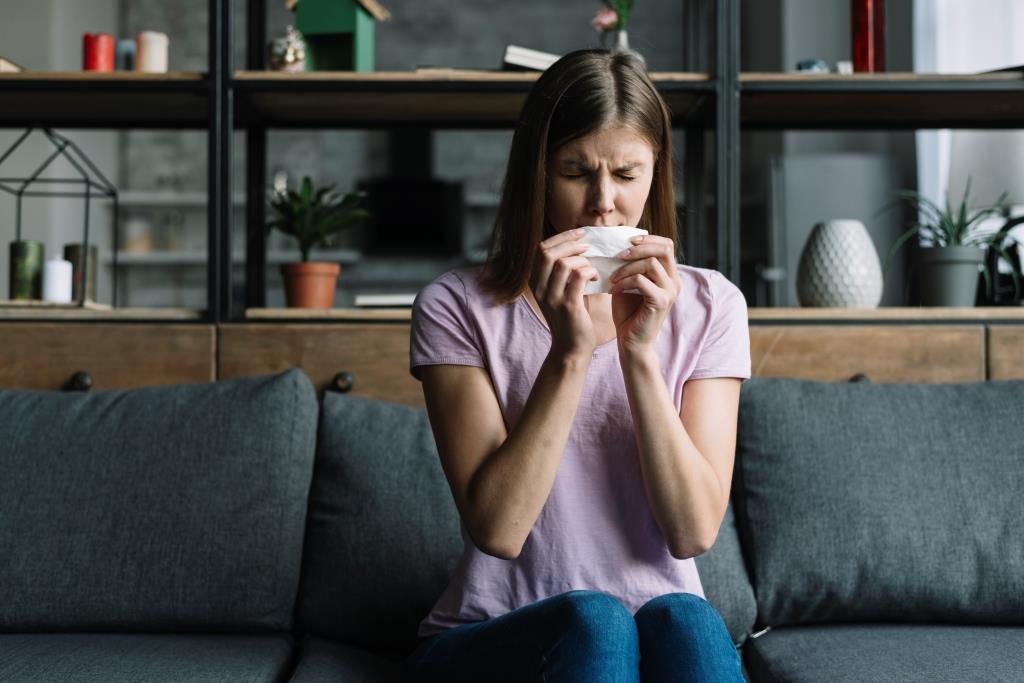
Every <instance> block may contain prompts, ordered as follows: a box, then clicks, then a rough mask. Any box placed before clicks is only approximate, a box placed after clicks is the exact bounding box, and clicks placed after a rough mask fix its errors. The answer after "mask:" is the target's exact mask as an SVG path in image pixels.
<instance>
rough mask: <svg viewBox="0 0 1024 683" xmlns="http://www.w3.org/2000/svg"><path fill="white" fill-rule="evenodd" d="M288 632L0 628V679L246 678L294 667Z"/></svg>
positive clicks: (193, 681)
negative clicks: (27, 630)
mask: <svg viewBox="0 0 1024 683" xmlns="http://www.w3.org/2000/svg"><path fill="white" fill-rule="evenodd" d="M293 647H294V645H293V639H292V637H291V636H289V635H267V636H249V635H205V634H204V635H193V634H114V633H96V634H93V633H32V634H0V681H19V682H25V683H29V682H31V681H38V682H40V683H42V682H43V681H46V682H52V681H62V682H65V681H66V682H74V681H81V682H86V681H87V682H88V683H94V682H96V681H147V683H155V682H159V681H167V682H168V683H169V682H171V681H174V682H176V683H177V682H181V683H185V682H189V683H199V682H201V681H211V682H212V681H218V682H219V681H245V682H252V683H262V682H263V681H266V682H267V683H273V682H274V681H279V680H282V679H283V678H284V677H285V676H286V675H287V673H288V671H289V670H290V667H291V660H292V654H293Z"/></svg>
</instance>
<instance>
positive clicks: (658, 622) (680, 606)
mask: <svg viewBox="0 0 1024 683" xmlns="http://www.w3.org/2000/svg"><path fill="white" fill-rule="evenodd" d="M636 622H637V624H638V625H645V624H650V625H651V626H656V627H659V628H660V627H667V626H674V627H676V628H680V627H690V628H697V627H701V628H700V630H702V631H704V630H707V626H709V625H711V626H718V625H721V626H723V627H724V622H723V621H722V617H721V615H720V614H719V613H718V611H717V610H716V609H715V608H714V607H713V606H712V605H711V603H710V602H708V601H707V600H705V599H704V598H702V597H700V596H699V595H694V594H692V593H669V594H667V595H659V596H658V597H656V598H654V599H652V600H650V601H648V602H647V604H645V605H644V606H643V607H641V608H640V609H639V610H638V611H637V613H636Z"/></svg>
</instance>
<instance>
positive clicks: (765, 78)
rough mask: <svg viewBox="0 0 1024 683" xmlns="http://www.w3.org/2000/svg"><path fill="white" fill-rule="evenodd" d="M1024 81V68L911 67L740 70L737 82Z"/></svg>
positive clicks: (745, 83)
mask: <svg viewBox="0 0 1024 683" xmlns="http://www.w3.org/2000/svg"><path fill="white" fill-rule="evenodd" d="M1015 81H1016V82H1024V72H1019V71H1000V72H997V73H987V74H932V73H927V74H921V73H914V72H910V71H891V72H885V73H853V74H848V75H841V74H815V73H810V74H804V73H784V72H754V71H748V72H745V73H742V74H740V83H741V84H743V85H750V84H755V83H804V84H811V83H844V84H850V83H854V84H867V83H892V82H901V83H967V84H971V83H1007V82H1015Z"/></svg>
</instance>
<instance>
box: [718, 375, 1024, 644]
mask: <svg viewBox="0 0 1024 683" xmlns="http://www.w3.org/2000/svg"><path fill="white" fill-rule="evenodd" d="M1022 415H1024V381H1019V380H1004V381H990V382H982V383H963V384H878V385H874V384H870V383H828V382H815V381H808V380H794V379H774V378H762V377H755V378H753V379H751V380H749V381H748V382H745V383H744V386H743V390H742V393H741V403H740V417H739V436H738V445H737V462H736V478H735V485H734V490H733V503H734V505H735V506H736V508H735V509H736V513H737V520H738V528H739V532H740V538H741V539H742V542H743V550H744V555H745V557H746V559H747V561H748V564H749V566H750V572H751V580H752V583H753V585H754V588H755V592H756V596H757V608H758V625H759V626H764V625H769V626H778V625H786V624H803V623H812V622H838V621H902V622H935V621H940V622H941V621H947V622H958V623H979V624H1021V623H1024V571H1022V568H1024V534H1022V533H1021V529H1022V528H1024V504H1022V503H1021V491H1024V419H1022Z"/></svg>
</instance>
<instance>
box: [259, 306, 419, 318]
mask: <svg viewBox="0 0 1024 683" xmlns="http://www.w3.org/2000/svg"><path fill="white" fill-rule="evenodd" d="M411 312H412V309H411V308H406V307H395V308H247V309H245V319H246V320H305V321H309V320H377V321H380V320H400V321H402V320H404V321H408V320H409V318H410V314H411Z"/></svg>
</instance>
